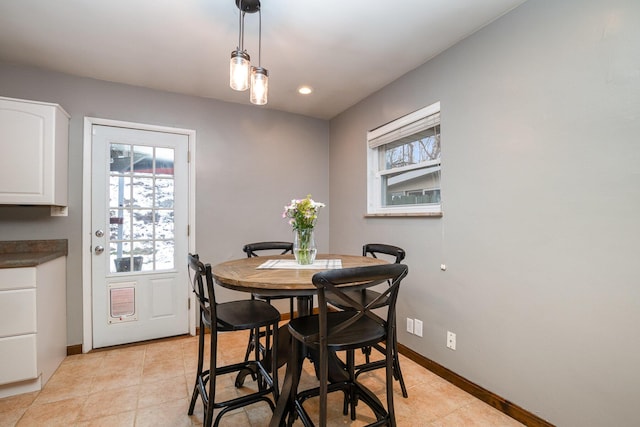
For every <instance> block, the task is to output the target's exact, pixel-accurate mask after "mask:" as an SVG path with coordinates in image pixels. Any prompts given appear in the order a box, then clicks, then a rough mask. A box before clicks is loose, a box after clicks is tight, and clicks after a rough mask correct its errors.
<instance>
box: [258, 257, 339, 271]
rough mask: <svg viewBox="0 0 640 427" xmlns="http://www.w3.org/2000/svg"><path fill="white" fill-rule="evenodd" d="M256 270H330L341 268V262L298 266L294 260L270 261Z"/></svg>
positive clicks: (323, 260) (333, 260)
mask: <svg viewBox="0 0 640 427" xmlns="http://www.w3.org/2000/svg"><path fill="white" fill-rule="evenodd" d="M257 268H258V269H261V268H262V269H266V268H273V269H278V268H281V269H294V270H332V269H334V268H342V260H339V259H317V260H315V261H314V262H313V264H309V265H300V264H298V263H297V262H296V260H295V259H270V260H268V261H265V262H263V263H262V264H260V265H259V266H258V267H257Z"/></svg>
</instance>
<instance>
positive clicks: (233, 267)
mask: <svg viewBox="0 0 640 427" xmlns="http://www.w3.org/2000/svg"><path fill="white" fill-rule="evenodd" d="M270 259H293V255H276V256H273V255H271V256H263V257H253V258H241V259H236V260H231V261H226V262H223V263H220V264H217V265H215V266H213V267H212V268H211V271H212V273H213V277H214V278H215V279H216V281H217V282H218V283H219V284H220V285H221V286H223V287H225V288H229V289H234V290H237V291H242V292H256V293H260V295H265V296H283V295H289V296H304V295H313V294H315V293H316V288H315V286H313V283H312V282H311V278H312V277H313V275H314V274H316V273H317V272H319V271H322V270H311V269H300V270H298V269H258V268H257V267H258V266H260V265H261V264H262V263H264V262H265V261H267V260H270ZM317 259H339V260H341V261H342V268H350V267H364V266H369V265H379V264H387V263H388V262H387V261H386V260H382V259H376V258H371V257H363V256H357V255H340V254H319V255H318V257H317Z"/></svg>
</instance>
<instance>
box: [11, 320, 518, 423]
mask: <svg viewBox="0 0 640 427" xmlns="http://www.w3.org/2000/svg"><path fill="white" fill-rule="evenodd" d="M246 339H247V333H246V332H234V333H226V334H222V335H221V336H220V346H219V348H220V358H221V359H222V362H223V363H231V362H232V361H237V360H238V358H242V357H243V355H244V349H245V345H246ZM197 348H198V342H197V338H196V337H179V338H172V339H167V340H161V341H156V342H151V343H144V344H140V345H133V346H128V347H120V348H114V349H110V350H105V351H96V352H92V353H89V354H82V355H74V356H69V357H67V358H66V359H65V360H64V362H63V363H62V364H61V365H60V367H59V368H58V370H57V371H56V373H55V374H54V375H53V376H52V377H51V379H50V380H49V382H48V383H47V384H46V386H45V387H44V388H43V390H41V391H40V392H34V393H27V394H22V395H18V396H13V397H8V398H4V399H0V427H9V426H20V427H26V426H37V427H43V426H44V427H49V426H64V427H68V426H77V427H81V426H95V427H100V426H109V427H129V426H131V427H133V426H136V427H138V426H154V427H163V426H166V427H182V426H185V427H186V426H199V425H202V419H203V416H202V415H203V408H202V402H201V401H200V400H199V401H198V405H197V406H196V410H195V413H194V415H192V416H189V415H187V409H188V406H189V400H190V397H191V392H192V386H193V382H194V377H195V370H196V361H197ZM305 365H306V366H305V373H304V374H303V379H302V383H301V384H302V386H303V387H306V386H307V385H313V384H314V383H315V382H316V380H315V378H314V376H313V368H312V366H311V364H309V363H306V364H305ZM401 366H402V371H403V374H404V377H405V382H406V384H407V388H408V392H409V398H408V399H404V398H403V397H402V395H401V394H400V387H399V386H398V385H397V383H396V387H395V388H396V394H395V403H396V405H395V406H396V420H397V424H398V426H407V427H416V426H424V427H445V426H447V427H448V426H456V427H460V426H483V427H489V426H491V427H496V426H504V427H509V426H521V425H522V424H520V423H518V422H517V421H515V420H513V419H511V418H509V417H507V416H506V415H504V414H502V413H501V412H499V411H497V410H495V409H493V408H492V407H490V406H488V405H486V404H485V403H483V402H481V401H479V400H477V399H476V398H474V397H473V396H471V395H469V394H468V393H466V392H464V391H462V390H460V389H458V388H456V387H454V386H453V385H451V384H450V383H448V382H447V381H445V380H443V379H441V378H440V377H438V376H436V375H435V374H432V373H431V372H430V371H428V370H426V369H424V368H422V367H421V366H419V365H417V364H415V363H413V362H412V361H411V360H409V359H406V358H404V357H402V359H401ZM280 375H281V380H282V378H283V377H284V368H283V369H282V371H281V373H280ZM234 378H235V377H233V376H231V375H230V376H227V377H223V381H220V389H219V390H220V392H219V393H222V394H238V393H242V392H243V390H242V389H240V390H238V389H236V388H235V387H233V380H234ZM383 378H384V370H378V371H374V372H370V373H367V374H363V375H361V376H360V379H361V380H362V382H363V383H365V384H366V385H367V387H369V388H370V389H371V390H373V391H374V392H376V394H378V395H379V396H381V399H382V401H383V402H384V382H383ZM253 385H254V383H253V382H252V381H250V380H247V381H246V382H245V388H252V387H253ZM340 395H341V393H334V394H333V396H330V403H329V407H330V410H331V413H330V414H329V417H330V425H332V426H338V425H350V426H363V425H366V424H367V423H369V422H371V421H373V419H372V418H371V416H370V415H369V414H368V413H367V410H366V407H365V406H364V405H359V406H358V420H356V421H353V422H352V421H351V420H350V418H349V417H343V416H342V398H341V396H340ZM315 400H316V399H312V400H309V401H308V402H307V403H305V407H308V410H309V412H310V413H311V414H312V416H313V414H314V411H313V406H314V404H317V402H316V401H315ZM332 402H335V404H332ZM270 413H271V412H270V410H269V408H268V406H267V405H266V404H264V403H259V404H256V405H253V406H250V407H246V408H244V409H238V410H235V411H233V412H230V413H228V414H227V415H225V416H224V417H223V418H222V421H221V423H220V425H221V426H223V427H224V426H243V427H245V426H265V425H267V424H268V420H269V417H270ZM295 425H296V426H299V425H301V423H300V422H299V421H296V424H295Z"/></svg>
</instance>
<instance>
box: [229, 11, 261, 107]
mask: <svg viewBox="0 0 640 427" xmlns="http://www.w3.org/2000/svg"><path fill="white" fill-rule="evenodd" d="M235 2H236V6H237V7H238V9H239V14H238V21H239V23H238V27H239V29H238V46H237V47H236V49H235V50H234V51H233V52H231V61H230V64H229V86H231V89H233V90H238V91H244V90H247V89H249V88H251V91H250V100H251V103H252V104H256V105H265V104H266V103H267V95H268V92H269V71H267V69H266V68H263V67H262V66H261V63H260V60H261V58H260V57H261V56H262V55H261V54H262V14H261V13H260V0H235ZM255 12H258V23H259V24H258V66H257V67H254V66H251V57H250V56H249V54H248V53H247V51H246V50H245V48H244V17H245V14H247V13H255Z"/></svg>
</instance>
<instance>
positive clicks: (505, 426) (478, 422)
mask: <svg viewBox="0 0 640 427" xmlns="http://www.w3.org/2000/svg"><path fill="white" fill-rule="evenodd" d="M521 425H522V424H520V423H519V422H517V421H516V420H514V419H513V418H510V417H508V416H506V415H505V414H503V413H502V412H500V411H498V410H497V409H494V408H492V407H491V406H489V405H487V404H486V403H484V402H480V401H478V400H476V401H473V402H472V403H470V404H469V405H467V406H465V407H463V408H460V409H458V410H456V411H454V412H452V413H451V414H449V415H447V416H445V417H443V418H441V419H438V420H435V421H434V422H433V427H457V426H465V427H515V426H521Z"/></svg>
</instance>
